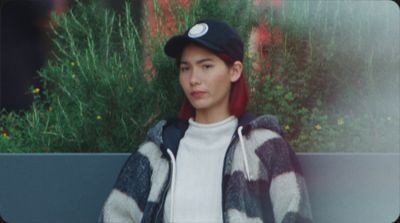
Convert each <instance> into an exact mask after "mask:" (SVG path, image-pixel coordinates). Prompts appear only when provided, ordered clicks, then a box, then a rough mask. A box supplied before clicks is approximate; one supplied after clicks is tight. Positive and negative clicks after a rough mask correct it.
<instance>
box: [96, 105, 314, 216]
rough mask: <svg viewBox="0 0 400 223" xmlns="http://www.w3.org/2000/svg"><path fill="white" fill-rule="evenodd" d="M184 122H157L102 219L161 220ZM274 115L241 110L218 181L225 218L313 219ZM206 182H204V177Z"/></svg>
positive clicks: (129, 163)
mask: <svg viewBox="0 0 400 223" xmlns="http://www.w3.org/2000/svg"><path fill="white" fill-rule="evenodd" d="M187 127H188V124H187V122H185V121H180V120H177V119H171V120H168V121H161V122H159V123H158V124H157V125H156V126H155V127H153V128H152V129H151V130H150V131H149V132H148V140H147V141H146V142H145V143H143V144H142V145H141V146H140V148H139V149H138V151H137V152H134V153H133V154H132V155H131V156H130V157H129V159H128V160H127V161H126V163H125V165H124V166H123V168H122V170H121V172H120V174H119V177H118V179H117V182H116V184H115V186H114V188H113V190H112V191H111V194H110V195H109V197H108V199H107V200H106V202H105V205H104V207H103V210H102V213H101V216H100V222H105V223H106V222H107V223H129V222H138V223H139V222H141V223H154V222H155V223H158V222H163V221H164V219H163V211H164V209H163V207H164V202H165V197H166V194H167V191H168V189H169V187H170V182H171V175H172V174H171V172H172V171H171V169H172V162H171V160H170V155H168V153H173V154H174V155H175V157H176V154H177V152H178V145H179V141H180V139H181V138H182V137H183V135H184V133H185V131H186V129H187ZM281 135H282V132H281V129H280V127H279V124H278V122H277V119H276V118H275V117H273V116H269V115H267V116H261V117H258V118H255V117H254V116H253V115H251V114H248V113H246V114H244V115H243V116H242V117H240V118H239V122H238V131H237V132H236V133H235V134H234V135H233V136H232V140H231V143H230V145H229V147H228V150H227V152H226V155H225V160H224V167H223V180H222V204H221V205H222V210H223V221H224V223H236V222H240V223H242V222H245V223H258V222H260V223H261V222H265V223H268V222H271V223H273V222H279V223H291V222H293V223H294V222H297V223H300V222H301V223H303V222H304V223H309V222H312V220H311V218H312V215H311V208H310V204H309V199H308V194H307V189H306V184H305V181H304V178H303V175H302V172H301V168H300V165H299V162H298V160H297V158H296V156H295V153H294V152H293V151H292V149H291V148H290V146H289V145H288V143H287V142H286V141H285V140H284V139H283V138H282V136H281ZM205 183H206V182H205Z"/></svg>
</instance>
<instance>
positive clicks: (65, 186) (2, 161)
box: [0, 153, 400, 223]
mask: <svg viewBox="0 0 400 223" xmlns="http://www.w3.org/2000/svg"><path fill="white" fill-rule="evenodd" d="M128 156H129V154H81V153H77V154H0V215H1V216H2V217H3V218H4V219H5V220H6V221H8V222H10V223H47V222H49V223H64V222H68V223H70V222H74V223H90V222H97V217H98V215H99V212H100V210H101V207H102V205H103V203H104V201H105V199H106V197H107V196H108V193H109V192H110V190H111V188H112V186H113V184H114V181H115V179H116V177H117V175H118V173H119V169H120V168H121V166H122V165H123V163H124V161H125V160H126V159H127V157H128ZM298 158H299V160H300V162H301V164H302V167H303V170H304V173H305V176H306V180H307V184H308V190H309V193H310V199H311V206H312V210H313V215H314V222H316V223H357V222H359V223H385V222H394V221H395V219H397V218H398V216H399V214H400V154H399V153H396V154H335V153H333V154H326V153H313V154H310V153H303V154H298Z"/></svg>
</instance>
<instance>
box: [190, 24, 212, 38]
mask: <svg viewBox="0 0 400 223" xmlns="http://www.w3.org/2000/svg"><path fill="white" fill-rule="evenodd" d="M207 31H208V25H207V24H206V23H199V24H196V25H194V26H193V27H192V28H191V29H190V30H189V33H188V36H189V37H190V38H198V37H201V36H204V35H205V34H206V33H207Z"/></svg>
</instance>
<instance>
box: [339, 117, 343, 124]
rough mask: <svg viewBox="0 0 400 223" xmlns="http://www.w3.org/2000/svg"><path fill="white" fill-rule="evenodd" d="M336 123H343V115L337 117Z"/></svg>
mask: <svg viewBox="0 0 400 223" xmlns="http://www.w3.org/2000/svg"><path fill="white" fill-rule="evenodd" d="M337 124H338V125H343V124H344V118H343V117H340V118H338V119H337Z"/></svg>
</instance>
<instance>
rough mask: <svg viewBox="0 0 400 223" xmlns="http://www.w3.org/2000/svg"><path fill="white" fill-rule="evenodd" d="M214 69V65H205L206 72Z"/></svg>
mask: <svg viewBox="0 0 400 223" xmlns="http://www.w3.org/2000/svg"><path fill="white" fill-rule="evenodd" d="M213 67H214V65H212V64H203V69H205V70H208V69H211V68H213Z"/></svg>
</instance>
